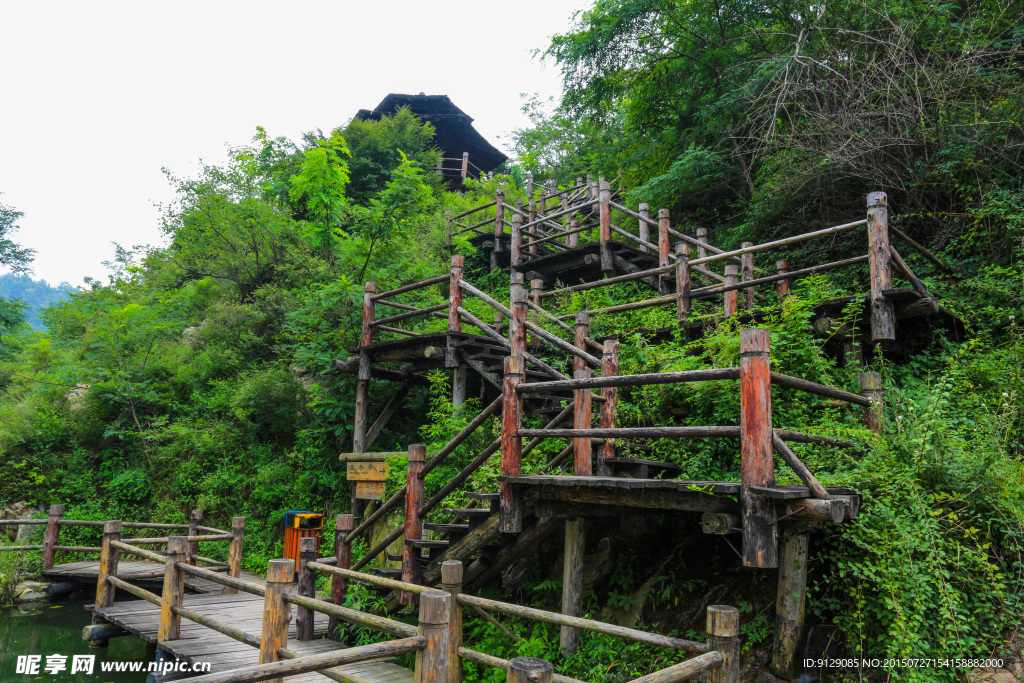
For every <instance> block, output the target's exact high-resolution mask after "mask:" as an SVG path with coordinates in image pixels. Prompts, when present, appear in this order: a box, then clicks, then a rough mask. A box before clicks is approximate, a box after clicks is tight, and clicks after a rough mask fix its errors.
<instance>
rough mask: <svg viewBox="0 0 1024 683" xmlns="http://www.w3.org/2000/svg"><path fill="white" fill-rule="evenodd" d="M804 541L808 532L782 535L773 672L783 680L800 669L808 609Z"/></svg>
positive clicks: (805, 541) (790, 677)
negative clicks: (801, 648) (805, 617)
mask: <svg viewBox="0 0 1024 683" xmlns="http://www.w3.org/2000/svg"><path fill="white" fill-rule="evenodd" d="M807 540H808V539H807V534H801V533H793V532H788V533H785V534H783V535H782V550H781V552H780V557H779V587H778V591H777V592H776V598H775V647H774V648H773V650H772V672H773V673H775V675H776V676H778V677H779V678H784V679H786V680H791V679H793V678H796V675H797V674H798V673H799V672H800V646H801V645H802V644H803V627H804V614H805V613H806V610H807Z"/></svg>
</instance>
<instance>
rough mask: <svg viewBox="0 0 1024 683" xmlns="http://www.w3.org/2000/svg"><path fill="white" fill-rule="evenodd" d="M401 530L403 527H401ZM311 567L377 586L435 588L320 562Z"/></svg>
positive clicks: (423, 590) (417, 589) (414, 590)
mask: <svg viewBox="0 0 1024 683" xmlns="http://www.w3.org/2000/svg"><path fill="white" fill-rule="evenodd" d="M399 531H401V529H399ZM306 566H308V567H309V568H310V569H316V570H317V571H321V572H326V573H327V574H336V575H338V576H344V577H345V578H346V579H352V580H353V581H361V582H363V583H370V584H373V585H375V586H382V587H384V588H393V589H395V590H400V591H406V592H408V593H426V592H427V591H430V590H434V589H433V588H430V587H429V586H418V585H416V584H415V583H406V582H405V581H395V580H394V579H388V578H385V577H383V576H373V575H371V574H363V573H362V572H358V571H356V570H354V569H342V568H341V567H332V566H330V565H327V564H322V563H320V562H310V563H309V564H308V565H306Z"/></svg>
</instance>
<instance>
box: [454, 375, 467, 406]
mask: <svg viewBox="0 0 1024 683" xmlns="http://www.w3.org/2000/svg"><path fill="white" fill-rule="evenodd" d="M468 377H469V373H468V372H467V368H466V366H465V365H460V366H459V367H457V368H452V408H458V407H460V406H461V405H462V404H463V403H465V402H466V382H467V380H468Z"/></svg>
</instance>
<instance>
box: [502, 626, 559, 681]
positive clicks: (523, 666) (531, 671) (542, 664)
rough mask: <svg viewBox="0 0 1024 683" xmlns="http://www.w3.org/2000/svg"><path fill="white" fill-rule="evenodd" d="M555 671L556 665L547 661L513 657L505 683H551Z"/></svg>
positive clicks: (509, 663) (535, 658)
mask: <svg viewBox="0 0 1024 683" xmlns="http://www.w3.org/2000/svg"><path fill="white" fill-rule="evenodd" d="M562 628H565V627H564V626H563V627H562ZM554 670H555V665H554V664H552V663H551V662H549V661H547V660H546V659H538V658H537V657H513V658H512V659H510V660H508V673H507V674H505V683H551V678H552V675H553V672H554Z"/></svg>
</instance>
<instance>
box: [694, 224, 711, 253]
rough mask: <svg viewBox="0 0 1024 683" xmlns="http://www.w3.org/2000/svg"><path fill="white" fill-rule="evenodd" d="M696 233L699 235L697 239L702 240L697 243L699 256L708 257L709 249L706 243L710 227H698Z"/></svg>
mask: <svg viewBox="0 0 1024 683" xmlns="http://www.w3.org/2000/svg"><path fill="white" fill-rule="evenodd" d="M694 234H695V235H697V241H698V242H700V244H698V245H697V258H707V256H708V250H707V247H705V246H704V245H705V244H707V243H708V229H707V228H703V227H698V228H696V229H695V230H694Z"/></svg>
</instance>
